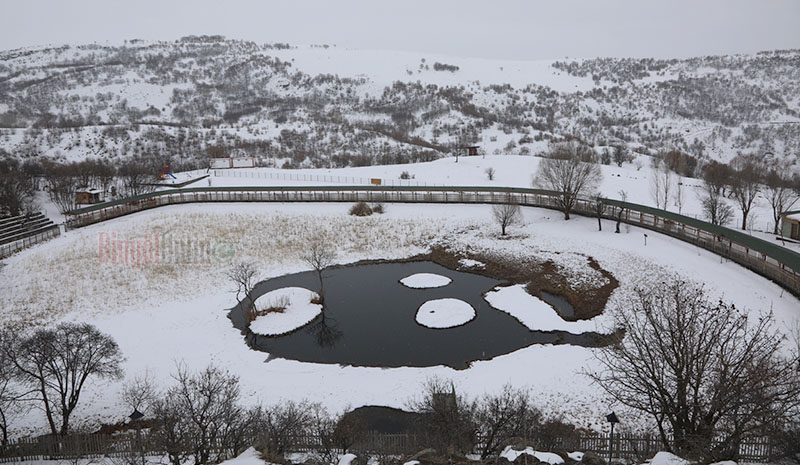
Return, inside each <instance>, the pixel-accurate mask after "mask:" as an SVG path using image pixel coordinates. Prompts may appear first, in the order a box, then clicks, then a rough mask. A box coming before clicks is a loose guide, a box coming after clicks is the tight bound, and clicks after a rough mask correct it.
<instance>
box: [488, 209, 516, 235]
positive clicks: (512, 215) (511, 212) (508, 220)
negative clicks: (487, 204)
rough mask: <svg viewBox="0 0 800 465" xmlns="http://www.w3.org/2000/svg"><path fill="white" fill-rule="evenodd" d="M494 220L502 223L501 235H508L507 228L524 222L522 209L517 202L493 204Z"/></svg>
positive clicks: (499, 223)
mask: <svg viewBox="0 0 800 465" xmlns="http://www.w3.org/2000/svg"><path fill="white" fill-rule="evenodd" d="M492 216H494V221H495V222H496V223H497V224H498V225H500V235H502V236H505V235H506V228H508V227H510V226H513V225H515V224H520V223H522V209H520V207H519V205H518V204H516V203H502V204H499V205H492Z"/></svg>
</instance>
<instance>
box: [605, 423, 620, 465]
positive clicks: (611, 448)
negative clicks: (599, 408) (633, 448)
mask: <svg viewBox="0 0 800 465" xmlns="http://www.w3.org/2000/svg"><path fill="white" fill-rule="evenodd" d="M606 421H608V422H609V423H611V437H610V438H609V440H608V463H609V465H611V457H612V454H613V453H614V423H619V418H617V415H616V414H615V413H614V412H613V411H612V412H611V413H609V414H608V415H606Z"/></svg>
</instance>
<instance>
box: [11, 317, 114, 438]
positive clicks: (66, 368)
mask: <svg viewBox="0 0 800 465" xmlns="http://www.w3.org/2000/svg"><path fill="white" fill-rule="evenodd" d="M6 355H7V356H8V358H9V360H11V362H12V363H13V364H14V366H15V368H16V369H17V371H18V373H19V376H20V379H21V380H23V381H24V382H25V383H26V384H27V385H28V386H30V388H31V389H34V390H35V391H36V394H37V397H38V400H39V401H41V403H42V409H43V410H44V412H45V415H46V417H47V421H48V424H49V425H50V430H51V432H52V433H53V434H61V435H66V434H68V433H69V419H70V415H71V414H72V412H73V411H74V410H75V407H76V406H77V405H78V401H79V399H80V395H81V391H82V389H83V386H84V384H85V382H86V380H87V379H88V378H89V377H99V378H111V379H116V378H120V377H121V376H122V370H121V368H120V364H121V363H122V360H123V357H122V354H121V353H120V350H119V346H117V343H116V342H114V340H113V339H112V338H111V337H110V336H108V335H106V334H103V333H101V332H100V331H99V330H98V329H97V328H95V327H94V326H92V325H90V324H87V323H81V324H77V323H61V324H59V325H58V326H56V327H55V328H48V329H37V330H36V331H34V332H33V334H31V335H30V336H27V337H24V338H22V340H21V341H20V342H19V343H18V344H13V345H11V346H10V347H6ZM59 419H60V425H59V426H57V425H56V421H58V420H59Z"/></svg>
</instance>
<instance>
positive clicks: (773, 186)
mask: <svg viewBox="0 0 800 465" xmlns="http://www.w3.org/2000/svg"><path fill="white" fill-rule="evenodd" d="M792 184H795V185H792ZM764 185H765V186H766V189H765V192H764V193H765V195H766V197H767V200H769V204H770V206H771V207H772V219H773V221H774V222H775V223H774V224H775V228H774V229H773V234H778V227H779V226H780V221H781V213H783V212H785V211H787V210H790V209H791V208H792V206H793V205H794V204H795V203H797V201H798V200H800V181H798V183H793V182H792V180H791V179H790V178H789V177H788V176H784V175H782V174H781V173H780V172H779V171H778V170H775V169H773V170H770V172H769V173H768V174H767V176H766V177H765V178H764Z"/></svg>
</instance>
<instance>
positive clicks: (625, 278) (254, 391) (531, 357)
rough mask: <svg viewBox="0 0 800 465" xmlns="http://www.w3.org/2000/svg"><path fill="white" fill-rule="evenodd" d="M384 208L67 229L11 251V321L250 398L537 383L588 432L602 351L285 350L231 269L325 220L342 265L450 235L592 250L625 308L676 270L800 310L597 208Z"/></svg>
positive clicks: (575, 274)
mask: <svg viewBox="0 0 800 465" xmlns="http://www.w3.org/2000/svg"><path fill="white" fill-rule="evenodd" d="M487 159H488V157H487ZM531 160H534V159H531ZM476 161H477V160H476ZM445 162H447V161H445ZM465 165H467V164H466V163H464V164H463V165H462V162H461V161H459V166H465ZM376 169H383V168H376ZM509 176H512V175H511V174H509ZM631 200H634V201H635V200H637V199H635V198H632V199H631ZM385 207H386V213H385V214H383V215H373V216H371V217H366V218H360V217H352V216H349V215H348V214H347V210H348V208H349V205H346V204H313V203H307V204H193V205H178V206H169V207H162V208H158V209H154V210H149V211H145V212H140V213H137V214H133V215H129V216H126V217H123V218H119V219H116V220H113V221H109V222H105V223H100V224H95V225H92V226H87V227H85V228H81V229H78V230H73V231H68V232H66V233H65V234H63V235H62V236H61V237H59V238H57V239H54V240H51V241H48V242H46V243H43V244H40V245H37V246H35V247H32V248H30V249H28V250H25V251H23V252H21V253H19V254H16V255H14V256H12V257H10V258H8V259H6V260H4V263H5V264H6V266H5V267H3V268H2V269H0V282H2V283H3V294H2V295H3V297H2V299H0V318H3V319H4V320H5V321H9V322H13V321H17V322H21V323H22V324H23V325H24V326H34V325H39V324H47V323H51V322H57V321H64V320H66V321H89V322H92V323H93V324H95V325H97V326H98V327H99V328H100V329H101V330H102V331H104V332H107V333H109V334H111V335H112V336H113V337H114V338H115V340H116V341H117V342H118V343H119V345H120V348H121V350H122V352H123V353H124V355H125V356H126V358H127V359H126V361H125V364H124V368H125V371H126V374H127V376H128V377H133V376H136V375H140V374H142V373H144V372H145V371H146V370H147V371H149V372H150V373H152V374H153V376H154V377H155V378H156V379H157V380H158V382H159V383H160V384H161V385H162V386H166V385H168V384H169V383H170V382H171V379H170V373H172V372H174V371H175V368H176V365H177V364H178V363H181V362H182V363H184V364H186V366H187V367H189V368H192V369H200V368H203V367H205V366H206V365H208V364H209V363H213V364H215V365H218V366H222V367H225V368H226V369H228V370H229V371H230V372H232V373H235V374H237V375H238V376H239V377H240V379H241V386H242V394H243V398H244V399H246V401H247V402H249V403H258V402H262V403H266V404H272V403H276V402H280V401H281V400H284V399H292V400H302V399H311V400H314V401H317V402H321V403H322V404H324V405H325V406H326V407H328V409H329V410H331V411H337V410H342V409H344V408H346V407H356V406H359V405H367V404H373V405H388V406H393V407H403V406H405V404H406V402H407V401H408V400H409V399H410V398H412V397H414V396H415V395H416V394H417V393H418V392H419V390H420V386H421V384H422V383H423V382H424V380H425V379H426V378H428V377H432V376H438V377H442V378H446V379H451V380H453V382H454V383H455V385H456V387H457V389H458V390H459V391H461V392H463V393H465V394H467V395H469V396H476V395H480V394H482V393H484V392H487V391H491V392H496V391H498V390H500V389H501V388H502V386H503V385H505V384H507V383H510V384H512V385H514V386H516V387H519V388H529V389H531V391H532V392H533V393H535V396H534V397H535V399H536V402H537V403H538V405H539V406H540V407H542V408H543V409H544V410H545V411H547V412H551V413H554V414H562V415H564V416H565V417H567V418H569V419H571V420H574V421H575V422H576V423H578V424H579V425H581V426H584V427H587V428H590V429H600V428H602V426H603V425H604V424H605V422H604V417H603V415H604V414H605V413H607V410H608V409H610V408H613V409H616V410H617V411H618V413H619V411H620V410H621V409H620V406H619V405H614V404H613V403H611V402H610V401H609V400H608V399H606V398H604V397H603V395H602V394H601V393H600V392H599V390H598V389H597V387H596V386H592V385H591V383H590V381H589V379H588V378H587V377H585V376H583V375H581V373H582V372H583V371H585V370H590V369H592V367H594V366H595V362H594V360H593V352H592V350H591V349H587V348H582V347H575V346H569V345H559V346H550V345H534V346H530V347H527V348H524V349H521V350H518V351H515V352H512V353H509V354H506V355H503V356H499V357H496V358H494V359H492V360H488V361H477V362H475V363H473V364H472V365H471V366H470V368H468V369H465V370H454V369H452V368H449V367H444V366H437V367H428V368H408V367H404V368H390V369H383V368H370V367H352V366H338V365H326V364H314V363H303V362H297V361H293V360H285V359H273V358H270V357H269V355H268V354H265V353H263V352H256V351H253V350H250V349H249V348H248V347H247V345H246V344H245V342H244V340H243V337H242V335H241V334H240V333H239V331H238V330H236V329H235V328H233V326H232V324H231V322H230V321H229V320H228V318H227V317H226V314H227V311H226V309H228V308H230V307H232V306H233V305H234V304H235V303H236V302H235V293H234V292H232V291H233V290H234V289H233V285H232V283H230V282H229V280H228V279H227V278H226V277H225V273H226V271H227V270H228V269H229V267H230V266H231V264H232V263H236V262H239V261H253V262H255V263H257V265H258V266H259V268H260V271H261V273H262V276H263V277H264V278H267V277H272V276H279V275H283V274H287V273H291V272H297V271H301V270H304V269H307V267H306V265H304V263H303V261H302V260H301V259H300V258H299V257H300V255H301V253H302V252H303V251H304V247H305V244H306V243H307V241H308V240H309V238H311V237H313V236H314V235H316V234H319V232H320V231H324V232H326V233H327V235H328V237H329V238H330V239H331V240H332V241H333V242H334V243H335V244H336V246H337V248H338V252H339V253H338V262H339V263H352V262H355V261H359V260H363V259H396V258H405V257H409V256H413V255H415V254H418V253H421V252H425V251H426V250H428V248H429V247H430V245H431V244H435V243H439V244H446V245H447V246H448V247H450V248H451V249H452V250H454V251H456V252H458V251H459V250H461V251H468V250H485V251H489V252H492V253H497V254H503V255H506V256H508V257H510V258H511V259H515V258H519V259H523V258H524V257H532V256H535V257H538V258H541V259H550V260H553V261H554V263H556V264H557V265H558V266H559V267H560V268H561V269H562V270H563V272H564V273H566V274H567V275H568V276H569V279H571V280H574V281H575V282H588V283H597V282H599V280H602V279H603V278H602V276H601V275H599V273H598V272H597V271H596V270H594V269H592V268H591V267H589V266H588V260H587V256H592V257H594V258H595V259H596V261H597V262H598V263H599V264H600V266H602V267H603V268H604V269H606V270H608V271H609V272H611V273H612V274H613V275H614V276H615V277H616V278H617V279H618V280H619V282H620V287H619V288H618V289H617V290H615V291H614V293H613V294H612V295H611V298H610V301H609V307H614V306H618V305H622V304H623V303H624V301H625V298H626V297H627V296H629V295H630V294H631V291H632V290H633V288H634V287H635V286H647V285H650V284H652V283H654V282H657V281H659V280H661V279H663V276H664V275H665V274H674V275H677V276H680V277H681V278H683V279H690V280H696V281H702V282H704V283H705V285H706V287H707V289H708V291H709V293H710V294H711V297H712V298H716V297H720V298H723V299H725V300H727V301H732V302H735V303H736V306H737V307H739V308H746V309H749V310H750V311H752V312H753V313H755V314H761V313H764V312H767V311H769V310H772V311H773V312H774V314H775V317H776V320H777V327H778V328H779V329H788V328H792V327H793V326H794V325H796V324H798V322H799V321H800V312H798V309H800V301H798V299H796V298H795V297H793V296H791V295H789V294H788V293H786V292H784V291H783V290H782V289H781V288H780V287H779V286H777V285H776V284H774V283H772V282H771V281H769V280H766V279H764V278H762V277H760V276H758V275H756V274H754V273H752V272H750V271H748V270H746V269H744V268H742V267H740V266H738V265H736V264H734V263H730V262H726V261H724V260H722V259H721V258H720V257H719V256H717V255H714V254H712V253H710V252H707V251H704V250H702V249H698V248H696V247H694V246H692V245H690V244H687V243H684V242H681V241H678V240H675V239H672V238H669V237H666V236H662V235H659V234H656V233H653V232H652V231H647V233H648V235H649V237H648V241H647V244H646V245H645V244H644V241H643V233H644V232H645V231H644V230H641V229H639V228H636V227H625V228H623V232H622V234H614V233H613V232H612V231H613V227H612V223H611V222H605V227H604V229H603V231H602V232H598V231H597V223H596V220H595V219H591V218H582V217H575V218H573V219H572V220H570V221H568V222H566V221H563V219H562V218H561V215H559V214H558V212H555V211H551V210H544V209H536V208H523V216H524V220H525V224H524V225H523V226H518V227H514V228H513V229H512V233H513V234H512V237H511V238H510V239H505V240H499V228H498V227H497V226H496V225H495V224H494V223H493V221H492V213H491V208H490V207H489V206H485V205H461V206H459V205H416V204H415V205H404V204H388V205H386V206H385ZM112 235H114V236H113V237H115V238H116V240H120V241H123V240H124V241H131V242H130V243H136V241H140V242H146V241H148V240H149V241H151V243H152V241H154V240H156V239H155V238H158V241H159V242H158V243H159V246H160V248H161V249H160V251H161V254H160V255H159V257H160V260H159V261H153V260H150V261H148V260H146V259H142V258H140V259H139V260H138V261H122V262H119V261H118V262H117V263H114V262H113V261H110V260H108V259H107V257H106V260H103V258H102V257H103V255H102V254H101V252H100V250H101V247H100V244H101V241H102V240H103V238H104V237H106V238H107V237H110V236H112ZM145 258H146V257H145ZM531 324H533V323H531ZM592 324H593V325H594V326H596V327H598V328H604V327H606V326H608V324H609V320H608V318H607V316H606V315H600V316H599V317H596V318H594V319H593V320H592ZM498 337H501V336H500V335H498ZM121 386H122V383H121V382H118V381H107V382H98V381H92V383H91V384H90V385H89V386H87V388H86V389H85V391H84V393H83V394H82V398H81V403H80V404H79V406H78V408H77V410H76V411H75V414H74V417H75V420H76V424H78V425H80V424H81V423H85V424H87V425H96V424H97V422H99V421H107V422H113V421H117V420H121V419H123V418H124V417H125V415H126V414H127V413H128V412H127V411H126V410H125V408H124V407H123V406H122V404H121V401H120V395H119V394H120V391H121ZM629 418H632V417H629ZM631 422H633V420H631ZM14 424H15V428H16V430H15V431H16V432H15V434H19V433H20V432H23V431H24V430H29V429H30V428H42V427H43V426H44V418H43V416H42V415H40V414H39V412H38V411H31V412H30V413H29V414H27V415H26V416H25V417H24V418H21V419H18V420H17V421H16V422H15V423H14Z"/></svg>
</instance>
